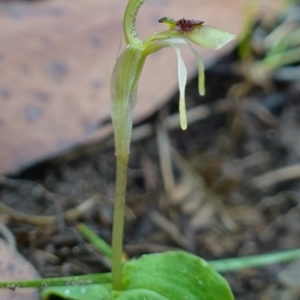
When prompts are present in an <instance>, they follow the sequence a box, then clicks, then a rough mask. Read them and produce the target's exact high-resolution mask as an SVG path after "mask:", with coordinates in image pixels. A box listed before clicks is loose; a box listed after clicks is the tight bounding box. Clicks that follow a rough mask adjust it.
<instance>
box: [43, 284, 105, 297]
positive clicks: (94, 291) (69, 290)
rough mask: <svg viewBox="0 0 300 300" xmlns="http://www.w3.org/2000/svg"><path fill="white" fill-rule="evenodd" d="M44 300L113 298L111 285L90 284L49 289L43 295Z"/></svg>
mask: <svg viewBox="0 0 300 300" xmlns="http://www.w3.org/2000/svg"><path fill="white" fill-rule="evenodd" d="M41 296H42V299H43V300H50V299H53V298H54V297H55V299H68V300H108V299H110V296H111V284H103V285H100V284H90V285H77V286H58V287H49V288H46V289H44V290H43V291H42V293H41Z"/></svg>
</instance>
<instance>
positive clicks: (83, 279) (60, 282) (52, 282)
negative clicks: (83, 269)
mask: <svg viewBox="0 0 300 300" xmlns="http://www.w3.org/2000/svg"><path fill="white" fill-rule="evenodd" d="M105 283H111V273H103V274H89V275H81V276H70V277H58V278H47V279H30V280H15V281H6V282H0V288H7V289H11V290H15V289H16V288H46V287H50V286H70V285H71V286H72V285H87V284H105Z"/></svg>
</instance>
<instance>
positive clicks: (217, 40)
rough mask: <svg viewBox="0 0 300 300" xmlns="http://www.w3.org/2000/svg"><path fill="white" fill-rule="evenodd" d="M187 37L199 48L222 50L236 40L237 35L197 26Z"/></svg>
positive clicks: (205, 26)
mask: <svg viewBox="0 0 300 300" xmlns="http://www.w3.org/2000/svg"><path fill="white" fill-rule="evenodd" d="M185 36H186V38H187V39H188V40H190V41H191V42H193V43H195V44H197V45H198V46H201V47H205V48H210V49H220V48H222V47H223V46H224V45H225V44H227V43H228V42H230V41H231V40H234V39H236V35H233V34H231V33H229V32H226V31H223V30H219V29H217V28H215V27H212V26H209V25H201V26H196V27H195V28H194V29H193V30H192V31H190V32H188V33H186V34H185Z"/></svg>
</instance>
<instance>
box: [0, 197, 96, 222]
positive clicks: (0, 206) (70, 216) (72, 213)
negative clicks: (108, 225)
mask: <svg viewBox="0 0 300 300" xmlns="http://www.w3.org/2000/svg"><path fill="white" fill-rule="evenodd" d="M99 199H100V196H99V195H94V196H92V197H91V198H89V199H87V200H85V201H84V202H82V203H81V204H80V205H78V206H77V207H75V208H73V209H70V210H68V211H66V212H64V213H63V217H64V218H65V219H66V220H75V219H78V218H79V217H80V216H82V215H83V214H84V213H87V212H88V211H90V210H91V209H92V208H93V207H94V205H95V204H96V203H97V201H98V200H99ZM0 211H1V212H2V213H4V214H7V215H8V216H9V217H10V219H11V220H13V221H15V222H20V223H25V224H31V225H34V226H44V225H46V224H53V223H56V221H57V216H30V215H27V214H23V213H19V212H17V211H15V210H14V209H12V208H11V207H9V206H8V205H6V204H4V203H1V202H0Z"/></svg>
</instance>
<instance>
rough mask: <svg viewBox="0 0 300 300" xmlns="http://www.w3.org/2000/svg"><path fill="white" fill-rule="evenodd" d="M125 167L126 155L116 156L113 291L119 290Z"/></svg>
mask: <svg viewBox="0 0 300 300" xmlns="http://www.w3.org/2000/svg"><path fill="white" fill-rule="evenodd" d="M127 166H128V155H125V157H124V156H120V155H119V156H118V155H117V174H116V191H115V209H114V222H113V236H112V249H113V250H112V274H113V289H114V290H120V289H121V277H122V244H123V231H124V215H125V199H126V184H127Z"/></svg>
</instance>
